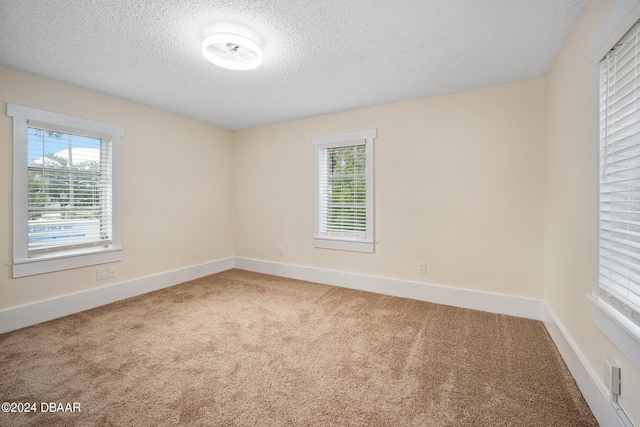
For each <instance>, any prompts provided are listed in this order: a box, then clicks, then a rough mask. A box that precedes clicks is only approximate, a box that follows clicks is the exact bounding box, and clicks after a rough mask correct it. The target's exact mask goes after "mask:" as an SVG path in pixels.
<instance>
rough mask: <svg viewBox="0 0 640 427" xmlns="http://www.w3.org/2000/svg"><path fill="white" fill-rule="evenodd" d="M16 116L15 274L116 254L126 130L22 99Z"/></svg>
mask: <svg viewBox="0 0 640 427" xmlns="http://www.w3.org/2000/svg"><path fill="white" fill-rule="evenodd" d="M7 115H9V116H11V117H13V277H22V276H29V275H33V274H40V273H46V272H51V271H58V270H65V269H69V268H77V267H84V266H87V265H95V264H102V263H107V262H113V261H119V260H120V259H121V247H120V143H121V138H122V135H123V134H124V130H123V129H122V128H121V127H119V126H114V125H110V124H106V123H99V122H94V121H90V120H85V119H80V118H77V117H71V116H66V115H63V114H58V113H52V112H49V111H44V110H38V109H35V108H30V107H24V106H20V105H14V104H7Z"/></svg>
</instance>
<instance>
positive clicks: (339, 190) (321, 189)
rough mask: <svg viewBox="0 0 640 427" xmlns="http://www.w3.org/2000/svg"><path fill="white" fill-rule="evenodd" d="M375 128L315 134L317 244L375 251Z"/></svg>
mask: <svg viewBox="0 0 640 427" xmlns="http://www.w3.org/2000/svg"><path fill="white" fill-rule="evenodd" d="M375 137H376V130H375V129H369V130H363V131H356V132H347V133H342V134H335V135H325V136H319V137H314V138H313V140H312V143H313V147H314V172H315V175H314V176H315V179H314V187H315V191H314V239H313V240H314V246H315V247H317V248H323V249H339V250H345V251H353V252H367V253H373V252H374V218H373V206H374V203H373V201H374V190H373V189H374V182H373V140H374V138H375Z"/></svg>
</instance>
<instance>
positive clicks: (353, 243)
mask: <svg viewBox="0 0 640 427" xmlns="http://www.w3.org/2000/svg"><path fill="white" fill-rule="evenodd" d="M313 246H314V247H316V248H322V249H337V250H341V251H350V252H364V253H369V254H372V253H373V249H374V245H373V242H368V241H365V240H349V239H335V238H333V239H332V238H326V237H314V239H313Z"/></svg>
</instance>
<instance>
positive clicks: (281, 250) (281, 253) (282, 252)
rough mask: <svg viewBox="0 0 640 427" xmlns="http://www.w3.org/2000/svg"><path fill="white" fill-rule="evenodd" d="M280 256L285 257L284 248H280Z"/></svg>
mask: <svg viewBox="0 0 640 427" xmlns="http://www.w3.org/2000/svg"><path fill="white" fill-rule="evenodd" d="M278 255H279V256H284V246H280V247H279V248H278Z"/></svg>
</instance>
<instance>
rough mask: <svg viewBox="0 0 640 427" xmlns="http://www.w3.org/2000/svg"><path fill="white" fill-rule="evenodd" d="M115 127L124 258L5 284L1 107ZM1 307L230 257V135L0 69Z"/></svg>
mask: <svg viewBox="0 0 640 427" xmlns="http://www.w3.org/2000/svg"><path fill="white" fill-rule="evenodd" d="M7 102H9V103H14V104H19V105H25V106H28V107H34V108H39V109H43V110H48V111H53V112H59V113H63V114H68V115H72V116H76V117H81V118H85V119H90V120H95V121H102V122H106V123H111V124H115V125H118V126H122V127H123V128H124V130H125V135H124V138H123V141H122V181H123V188H122V217H123V220H122V225H123V228H122V244H123V259H122V261H121V262H119V263H115V265H116V267H117V277H116V278H115V279H107V280H105V281H100V282H97V281H96V279H95V267H87V268H80V269H75V270H67V271H61V272H56V273H50V274H43V275H38V276H31V277H25V278H20V279H15V280H14V279H11V253H12V249H11V227H12V226H11V209H12V208H11V197H12V196H11V194H12V190H11V173H12V172H11V171H12V166H11V159H12V121H11V118H10V117H7V116H6V114H5V113H6V110H5V108H6V103H7ZM0 105H2V110H3V111H2V114H0V201H2V202H1V203H0V309H3V308H9V307H16V306H20V305H23V304H28V303H32V302H35V301H41V300H46V299H50V298H54V297H58V296H61V295H65V294H69V293H75V292H80V291H84V290H87V289H91V288H95V287H97V286H103V285H108V284H113V283H117V282H120V281H127V280H132V279H135V278H139V277H144V276H149V275H154V274H160V273H165V272H167V271H170V270H174V269H179V268H184V267H189V266H192V265H197V264H202V263H206V262H210V261H214V260H217V259H221V258H226V257H230V256H232V255H233V235H232V233H233V230H232V228H231V226H230V225H231V224H232V222H233V217H232V215H233V207H232V200H233V199H232V193H231V191H232V187H233V186H232V178H233V176H232V171H233V168H232V163H233V149H232V145H231V132H229V131H226V130H222V129H217V128H214V127H211V126H208V125H205V124H202V123H198V122H195V121H192V120H187V119H184V118H181V117H178V116H175V115H171V114H167V113H162V112H160V111H157V110H153V109H150V108H145V107H141V106H139V105H135V104H132V103H128V102H125V101H122V100H119V99H116V98H111V97H107V96H104V95H99V94H97V93H93V92H89V91H85V90H82V89H78V88H75V87H71V86H67V85H63V84H59V83H55V82H52V81H49V80H45V79H41V78H37V77H34V76H30V75H27V74H22V73H19V72H16V71H13V70H10V69H7V68H2V67H0Z"/></svg>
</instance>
